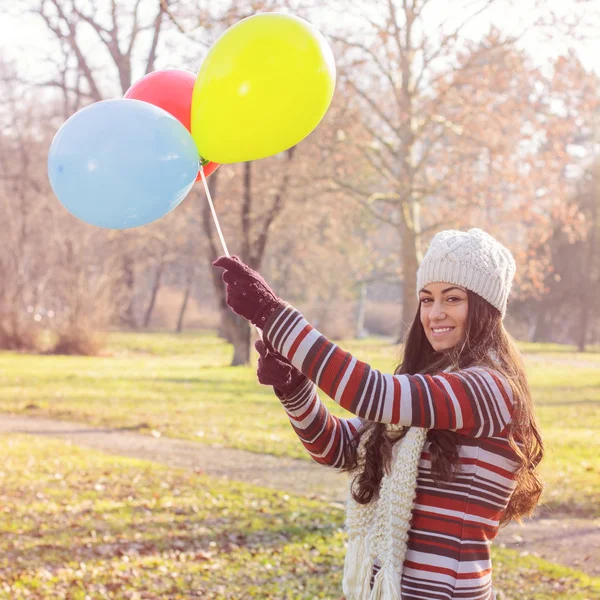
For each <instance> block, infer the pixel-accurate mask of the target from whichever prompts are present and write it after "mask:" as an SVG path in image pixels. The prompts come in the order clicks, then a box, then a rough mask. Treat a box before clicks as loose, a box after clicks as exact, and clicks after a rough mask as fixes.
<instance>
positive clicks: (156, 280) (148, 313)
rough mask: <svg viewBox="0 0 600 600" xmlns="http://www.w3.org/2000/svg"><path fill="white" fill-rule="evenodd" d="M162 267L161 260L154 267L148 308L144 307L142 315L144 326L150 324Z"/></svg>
mask: <svg viewBox="0 0 600 600" xmlns="http://www.w3.org/2000/svg"><path fill="white" fill-rule="evenodd" d="M163 268H164V263H163V262H162V261H160V262H159V263H158V268H157V269H156V275H155V276H154V284H153V286H152V295H151V296H150V304H148V308H147V309H146V314H145V315H144V328H147V327H148V325H150V319H151V318H152V312H153V311H154V305H155V304H156V296H157V295H158V290H159V289H160V283H161V277H162V273H163Z"/></svg>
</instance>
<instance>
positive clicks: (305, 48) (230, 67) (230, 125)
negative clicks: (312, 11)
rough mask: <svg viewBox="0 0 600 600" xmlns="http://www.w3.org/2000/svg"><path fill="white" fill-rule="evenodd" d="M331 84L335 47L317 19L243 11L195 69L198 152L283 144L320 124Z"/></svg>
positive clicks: (252, 152)
mask: <svg viewBox="0 0 600 600" xmlns="http://www.w3.org/2000/svg"><path fill="white" fill-rule="evenodd" d="M334 88H335V62H334V59H333V53H332V51H331V48H330V47H329V44H328V43H327V41H326V40H325V38H324V37H323V36H322V35H321V33H320V32H319V31H318V30H317V29H316V28H315V27H314V26H313V25H311V24H310V23H308V22H307V21H305V20H304V19H300V18H299V17H294V16H291V15H285V14H280V13H265V14H260V15H254V16H252V17H248V18H246V19H243V20H242V21H239V22H238V23H236V24H235V25H233V26H232V27H230V28H229V29H228V30H227V31H225V33H223V34H222V35H221V36H220V37H219V39H218V40H217V41H216V42H215V43H214V44H213V46H212V48H211V49H210V50H209V52H208V55H207V56H206V59H205V60H204V62H203V64H202V66H201V68H200V71H199V73H198V77H197V79H196V83H195V85H194V93H193V96H192V115H191V116H192V137H193V138H194V140H195V142H196V146H197V147H198V152H199V154H200V156H201V157H202V158H204V159H207V160H210V161H213V162H218V163H235V162H242V161H248V160H256V159H259V158H265V157H266V156H271V155H273V154H277V153H278V152H283V151H284V150H287V149H288V148H291V147H292V146H294V145H295V144H297V143H298V142H300V141H301V140H302V139H304V138H305V137H306V136H307V135H308V134H309V133H310V132H311V131H312V130H313V129H314V128H315V127H316V126H317V125H318V124H319V121H320V120H321V119H322V118H323V116H324V115H325V113H326V112H327V109H328V108H329V104H330V103H331V98H332V97H333V91H334Z"/></svg>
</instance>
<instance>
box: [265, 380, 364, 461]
mask: <svg viewBox="0 0 600 600" xmlns="http://www.w3.org/2000/svg"><path fill="white" fill-rule="evenodd" d="M275 393H276V394H277V397H278V398H279V399H280V401H281V403H282V405H283V407H284V408H285V411H286V413H287V415H288V418H289V420H290V423H291V424H292V427H293V429H294V431H295V432H296V435H297V436H298V437H299V438H300V441H301V442H302V443H303V444H304V447H305V448H306V449H307V450H308V453H309V454H310V456H311V457H312V458H313V460H315V461H316V462H318V463H319V464H321V465H326V466H328V467H333V468H335V469H342V468H343V467H345V466H346V451H347V449H348V448H350V447H351V446H352V447H353V449H354V450H355V445H354V444H352V441H353V440H354V438H355V437H356V435H357V433H358V432H359V429H360V428H361V426H362V419H360V418H358V417H354V418H352V419H340V418H338V417H336V416H334V415H332V414H331V413H330V412H329V411H328V410H327V407H326V406H325V405H324V404H323V402H321V400H320V399H319V396H318V394H317V387H316V386H315V384H314V383H313V382H312V381H309V380H308V379H305V380H304V382H303V383H302V384H301V385H300V386H299V387H298V388H297V389H296V390H295V391H294V392H292V393H291V394H287V395H284V394H281V393H279V392H277V390H275Z"/></svg>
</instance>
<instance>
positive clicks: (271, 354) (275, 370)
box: [254, 340, 306, 395]
mask: <svg viewBox="0 0 600 600" xmlns="http://www.w3.org/2000/svg"><path fill="white" fill-rule="evenodd" d="M254 347H255V348H256V350H257V351H258V353H259V354H260V358H259V359H258V367H257V369H256V374H257V375H258V381H260V382H261V383H262V384H263V385H272V386H273V387H274V388H275V391H276V392H278V393H280V394H283V395H285V394H289V393H290V392H293V391H294V390H296V389H297V388H298V387H299V386H300V384H301V383H302V382H303V381H304V380H305V379H306V377H305V376H304V375H303V374H302V373H301V372H300V371H299V370H298V369H296V367H294V365H292V364H290V363H289V362H288V361H287V359H286V358H285V357H283V356H282V355H281V354H279V352H276V351H274V350H269V349H267V347H266V345H265V343H264V342H263V341H262V340H258V341H257V342H256V344H254Z"/></svg>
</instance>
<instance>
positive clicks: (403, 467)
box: [343, 425, 427, 600]
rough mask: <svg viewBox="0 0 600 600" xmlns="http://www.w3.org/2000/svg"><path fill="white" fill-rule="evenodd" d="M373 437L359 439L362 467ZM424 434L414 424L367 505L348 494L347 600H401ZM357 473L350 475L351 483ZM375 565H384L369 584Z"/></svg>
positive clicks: (391, 427) (425, 434)
mask: <svg viewBox="0 0 600 600" xmlns="http://www.w3.org/2000/svg"><path fill="white" fill-rule="evenodd" d="M400 428H401V427H400ZM394 429H395V430H398V429H399V427H398V426H394V425H388V431H389V430H394ZM369 435H370V434H369V433H365V434H364V435H363V436H362V439H361V441H360V443H359V447H358V453H359V465H360V464H361V462H362V461H361V459H362V458H363V457H364V451H365V450H364V447H365V443H366V441H367V440H368V437H369ZM426 436H427V429H421V428H419V427H411V428H409V430H408V432H407V433H406V435H405V436H404V437H403V438H402V439H401V440H400V441H398V442H397V443H396V444H394V446H393V449H392V467H391V472H390V473H389V474H384V476H383V478H382V480H381V488H380V490H379V496H378V497H377V498H376V499H374V500H372V501H371V502H369V504H358V503H357V502H355V501H354V499H353V498H352V494H351V493H349V494H348V506H347V513H346V527H347V530H348V552H347V554H346V561H345V564H344V580H343V590H344V594H345V596H346V599H347V600H401V594H400V581H401V577H402V565H403V563H404V558H405V556H406V550H407V543H408V531H409V529H410V522H411V518H412V507H413V502H414V499H415V495H416V488H417V474H418V467H419V459H420V457H421V452H422V450H423V444H424V443H425V438H426ZM354 475H355V473H354V474H353V473H351V474H350V482H351V481H352V478H353V476H354ZM375 564H377V565H378V566H379V567H380V569H379V571H378V572H377V574H376V575H375V579H374V581H373V587H372V588H371V579H372V576H373V566H374V565H375Z"/></svg>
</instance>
